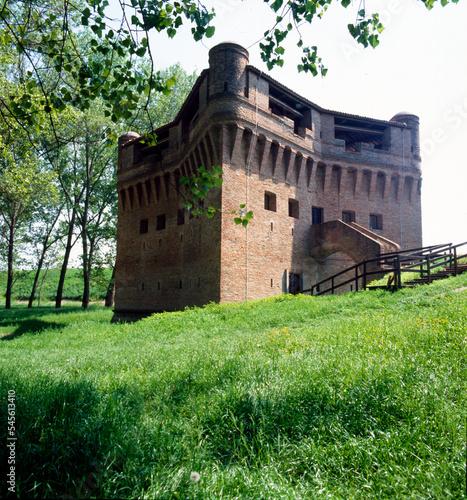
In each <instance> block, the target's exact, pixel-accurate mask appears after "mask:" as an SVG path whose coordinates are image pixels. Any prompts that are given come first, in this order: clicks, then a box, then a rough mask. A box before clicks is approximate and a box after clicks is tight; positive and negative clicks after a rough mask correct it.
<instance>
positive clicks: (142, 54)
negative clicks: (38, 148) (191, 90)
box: [0, 0, 459, 131]
mask: <svg viewBox="0 0 467 500" xmlns="http://www.w3.org/2000/svg"><path fill="white" fill-rule="evenodd" d="M419 1H421V2H423V3H424V5H425V6H426V7H427V8H428V9H432V8H433V6H434V4H435V3H436V2H437V1H438V0H419ZM458 1H459V0H439V2H440V4H441V5H442V6H445V5H447V4H448V3H450V2H451V3H457V2H458ZM265 3H267V4H268V6H269V7H270V8H271V9H272V10H273V11H274V12H275V13H276V14H277V17H276V23H275V25H274V26H273V27H272V28H270V29H268V30H267V31H266V32H265V33H264V38H263V40H262V42H261V43H260V49H261V56H262V58H263V60H264V61H265V62H266V64H267V67H268V68H269V69H272V68H273V67H274V66H282V65H283V63H284V53H285V48H284V41H285V39H286V38H287V37H288V36H289V35H290V33H291V32H294V33H295V34H296V35H297V36H298V42H297V45H298V46H299V47H301V49H302V58H301V63H300V64H299V65H298V70H299V71H305V72H310V73H312V74H313V75H317V74H318V73H321V74H323V75H324V74H325V73H326V69H325V68H324V66H323V63H322V60H321V58H320V57H318V55H317V50H318V49H317V47H316V46H313V45H308V44H306V43H304V40H303V38H302V36H301V33H300V26H301V25H303V24H305V23H308V24H310V23H312V22H313V21H314V20H315V19H316V18H322V17H323V15H324V14H325V12H326V11H327V9H328V7H329V6H330V4H332V3H340V4H341V5H342V6H343V7H348V6H349V5H350V4H351V3H352V2H351V1H350V0H287V1H286V0H265ZM362 5H363V8H361V7H362ZM118 7H119V8H120V11H119V12H118V13H117V15H116V13H115V10H116V9H117V10H118ZM214 16H215V13H214V11H213V10H212V11H209V10H208V9H207V8H206V7H205V6H204V5H203V4H202V3H201V2H199V1H195V0H177V1H167V0H130V1H129V2H128V3H124V2H119V4H117V5H115V4H114V3H112V5H110V4H109V1H108V0H85V1H83V2H81V3H78V4H76V3H74V2H70V0H45V1H43V2H40V3H39V2H30V1H28V0H23V1H18V0H3V3H2V4H1V6H0V53H2V54H3V53H9V54H14V55H15V56H16V58H19V59H20V60H21V65H19V67H20V71H19V74H18V77H19V78H18V81H19V86H18V88H17V89H16V92H15V94H14V95H12V94H8V95H6V94H3V95H0V113H1V114H2V117H3V119H4V120H5V121H7V122H8V123H9V124H11V125H12V126H13V125H14V124H16V126H18V125H19V126H21V127H23V128H24V129H27V128H30V127H33V128H36V129H37V130H38V131H39V130H40V129H41V127H42V126H43V125H44V123H46V122H49V123H50V124H52V125H53V114H52V113H53V111H54V110H59V111H63V110H64V109H66V107H67V106H70V105H71V106H73V107H74V108H77V109H80V110H86V109H89V107H90V103H91V102H92V101H93V100H95V99H97V98H98V97H100V98H102V99H103V100H104V101H105V103H106V111H105V113H106V115H107V117H108V118H110V119H111V120H112V121H113V122H114V123H117V122H119V121H121V120H128V119H130V118H131V117H132V116H133V115H134V113H135V112H136V111H137V109H138V106H139V105H140V96H141V95H145V96H147V97H149V96H150V95H151V94H152V93H153V92H162V93H163V94H166V93H168V92H170V88H171V87H172V85H173V84H174V83H175V79H174V78H173V77H169V78H167V77H165V76H164V77H163V76H162V75H161V73H159V72H155V71H154V63H153V60H152V53H151V47H150V44H149V41H148V40H149V33H150V32H151V31H153V30H155V31H157V32H166V33H167V35H168V36H169V37H170V38H172V37H174V36H175V35H176V34H177V31H178V30H179V29H180V27H181V26H182V25H183V24H184V23H189V24H190V25H191V32H192V35H193V38H194V40H195V41H199V40H201V39H202V38H203V37H207V38H209V37H211V36H212V35H213V34H214V31H215V28H214V26H213V24H212V22H213V19H214ZM348 29H349V31H350V34H351V35H352V36H353V37H354V38H355V39H356V40H357V42H358V43H360V44H362V45H364V46H365V47H366V46H368V45H371V46H372V47H376V46H377V45H378V43H379V34H380V33H381V32H382V30H383V29H384V27H383V25H382V24H381V22H380V20H379V17H378V14H372V15H368V14H367V12H366V10H365V4H364V2H363V4H362V2H360V7H359V11H358V14H357V18H356V21H355V24H350V25H349V26H348ZM80 37H87V42H88V43H86V44H85V45H83V44H82V43H79V39H80ZM83 47H85V48H83ZM142 58H148V59H149V60H150V61H151V64H150V67H149V68H146V69H141V65H138V64H135V62H136V61H138V60H140V59H142Z"/></svg>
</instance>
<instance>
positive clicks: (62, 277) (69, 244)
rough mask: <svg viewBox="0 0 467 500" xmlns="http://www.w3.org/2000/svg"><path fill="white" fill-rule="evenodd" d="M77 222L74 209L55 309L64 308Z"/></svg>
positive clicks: (74, 209)
mask: <svg viewBox="0 0 467 500" xmlns="http://www.w3.org/2000/svg"><path fill="white" fill-rule="evenodd" d="M75 220H76V208H75V207H73V212H72V214H71V221H70V224H69V226H68V237H67V241H66V247H65V257H64V258H63V264H62V269H61V271H60V279H59V280H58V288H57V297H56V298H55V307H56V308H57V309H60V307H62V296H63V285H64V284H65V276H66V270H67V268H68V261H69V260H70V253H71V248H72V246H73V245H72V241H73V231H74V229H75Z"/></svg>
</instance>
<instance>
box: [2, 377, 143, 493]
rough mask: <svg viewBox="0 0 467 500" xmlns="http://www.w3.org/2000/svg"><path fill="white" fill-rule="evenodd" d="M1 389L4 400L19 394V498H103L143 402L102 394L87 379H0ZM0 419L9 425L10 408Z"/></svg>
mask: <svg viewBox="0 0 467 500" xmlns="http://www.w3.org/2000/svg"><path fill="white" fill-rule="evenodd" d="M0 386H1V387H2V389H1V390H0V396H1V398H2V401H8V396H9V395H11V392H12V391H13V390H14V393H15V396H14V405H15V413H16V422H15V433H16V436H15V437H16V438H17V439H16V441H15V450H14V451H15V455H16V486H17V493H18V497H21V498H23V497H25V498H26V497H27V498H89V496H90V494H91V493H92V496H93V498H102V495H100V496H99V485H100V484H101V483H102V482H103V480H104V478H105V476H108V475H109V474H112V473H120V472H121V470H122V464H123V463H124V460H125V456H126V453H127V450H128V447H129V446H131V435H132V433H134V427H135V422H136V421H138V420H139V419H140V415H141V408H142V404H139V400H136V401H135V396H134V395H128V394H126V391H125V390H124V389H123V388H122V389H121V390H119V391H114V392H111V393H102V392H101V391H99V390H98V389H97V388H96V387H95V386H94V385H93V383H92V382H90V381H86V380H76V381H57V380H54V379H52V378H48V377H40V378H35V379H34V380H31V379H28V378H19V377H18V378H17V379H15V378H14V377H13V378H12V377H7V376H5V375H3V376H2V375H0ZM7 392H8V395H7ZM0 418H1V420H2V421H3V422H7V418H8V410H7V405H6V404H5V405H0ZM6 434H7V426H6V425H5V426H3V428H2V429H0V438H1V439H2V442H5V443H6V442H7V441H6V437H7V435H6ZM84 478H88V479H89V481H88V483H89V484H88V486H87V487H86V485H84V484H83V479H84ZM4 484H5V482H3V484H2V485H1V486H0V497H1V498H5V496H6V491H1V490H2V489H3V488H4ZM89 490H91V491H89Z"/></svg>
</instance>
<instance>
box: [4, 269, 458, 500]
mask: <svg viewBox="0 0 467 500" xmlns="http://www.w3.org/2000/svg"><path fill="white" fill-rule="evenodd" d="M111 316H112V312H111V311H110V310H106V309H104V308H103V307H100V306H96V305H94V306H91V308H90V309H88V310H86V311H84V310H82V309H81V308H79V307H75V306H69V305H67V306H65V307H63V308H62V309H61V310H58V311H57V310H55V309H53V308H52V307H41V308H35V309H33V310H28V309H26V308H24V307H16V308H15V309H12V310H10V311H4V310H2V311H0V337H1V338H2V341H1V342H0V378H1V384H0V387H1V391H0V397H1V401H2V404H1V405H0V422H3V424H2V425H1V426H0V435H1V436H2V443H5V442H6V441H5V440H6V432H7V421H8V416H7V404H6V403H7V399H8V391H9V390H10V391H14V394H15V396H14V398H15V400H14V401H15V403H14V404H15V419H16V420H15V427H16V429H15V437H17V441H16V464H15V467H16V469H15V474H16V484H17V488H18V493H19V496H20V497H27V498H129V499H130V498H141V499H161V500H162V499H164V500H165V499H192V498H193V499H213V500H216V499H229V500H230V499H232V500H233V499H264V500H270V499H290V500H292V499H323V498H328V499H385V498H387V499H405V498H407V499H428V498H430V499H449V498H453V499H459V498H466V493H465V487H466V485H465V477H466V476H465V474H466V472H465V463H466V417H467V404H466V399H467V398H466V393H467V391H466V380H467V357H466V350H467V276H458V277H456V278H450V279H447V280H442V281H439V282H436V283H434V284H432V285H430V286H422V287H418V288H415V289H412V290H401V291H398V292H395V293H390V292H385V291H375V292H360V293H354V294H349V295H346V296H331V297H329V296H328V297H307V296H290V295H289V296H284V295H282V296H278V297H276V298H270V299H265V300H260V301H251V302H247V303H243V304H224V305H216V304H212V305H209V306H207V307H205V308H196V309H190V310H186V311H183V312H177V313H163V314H157V315H154V316H152V317H150V318H147V319H145V320H143V321H140V322H138V323H134V324H126V325H122V324H110V318H111ZM4 450H5V447H4V446H3V447H2V453H4ZM193 472H196V473H198V474H199V481H193V480H192V479H191V478H190V477H192V478H193V479H198V476H197V475H192V473H193ZM0 484H1V487H2V488H5V487H6V485H5V482H4V481H3V480H2V482H1V483H0ZM5 493H6V490H2V491H0V497H2V498H3V497H4V496H5Z"/></svg>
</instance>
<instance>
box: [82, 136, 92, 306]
mask: <svg viewBox="0 0 467 500" xmlns="http://www.w3.org/2000/svg"><path fill="white" fill-rule="evenodd" d="M90 189H91V170H90V166H89V135H88V134H86V191H85V198H84V209H83V214H82V217H81V238H82V240H83V281H84V287H83V301H82V303H81V305H82V306H83V308H84V309H87V308H88V307H89V288H90V281H91V270H90V267H91V266H90V262H89V261H90V259H89V249H88V210H89V195H90Z"/></svg>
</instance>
